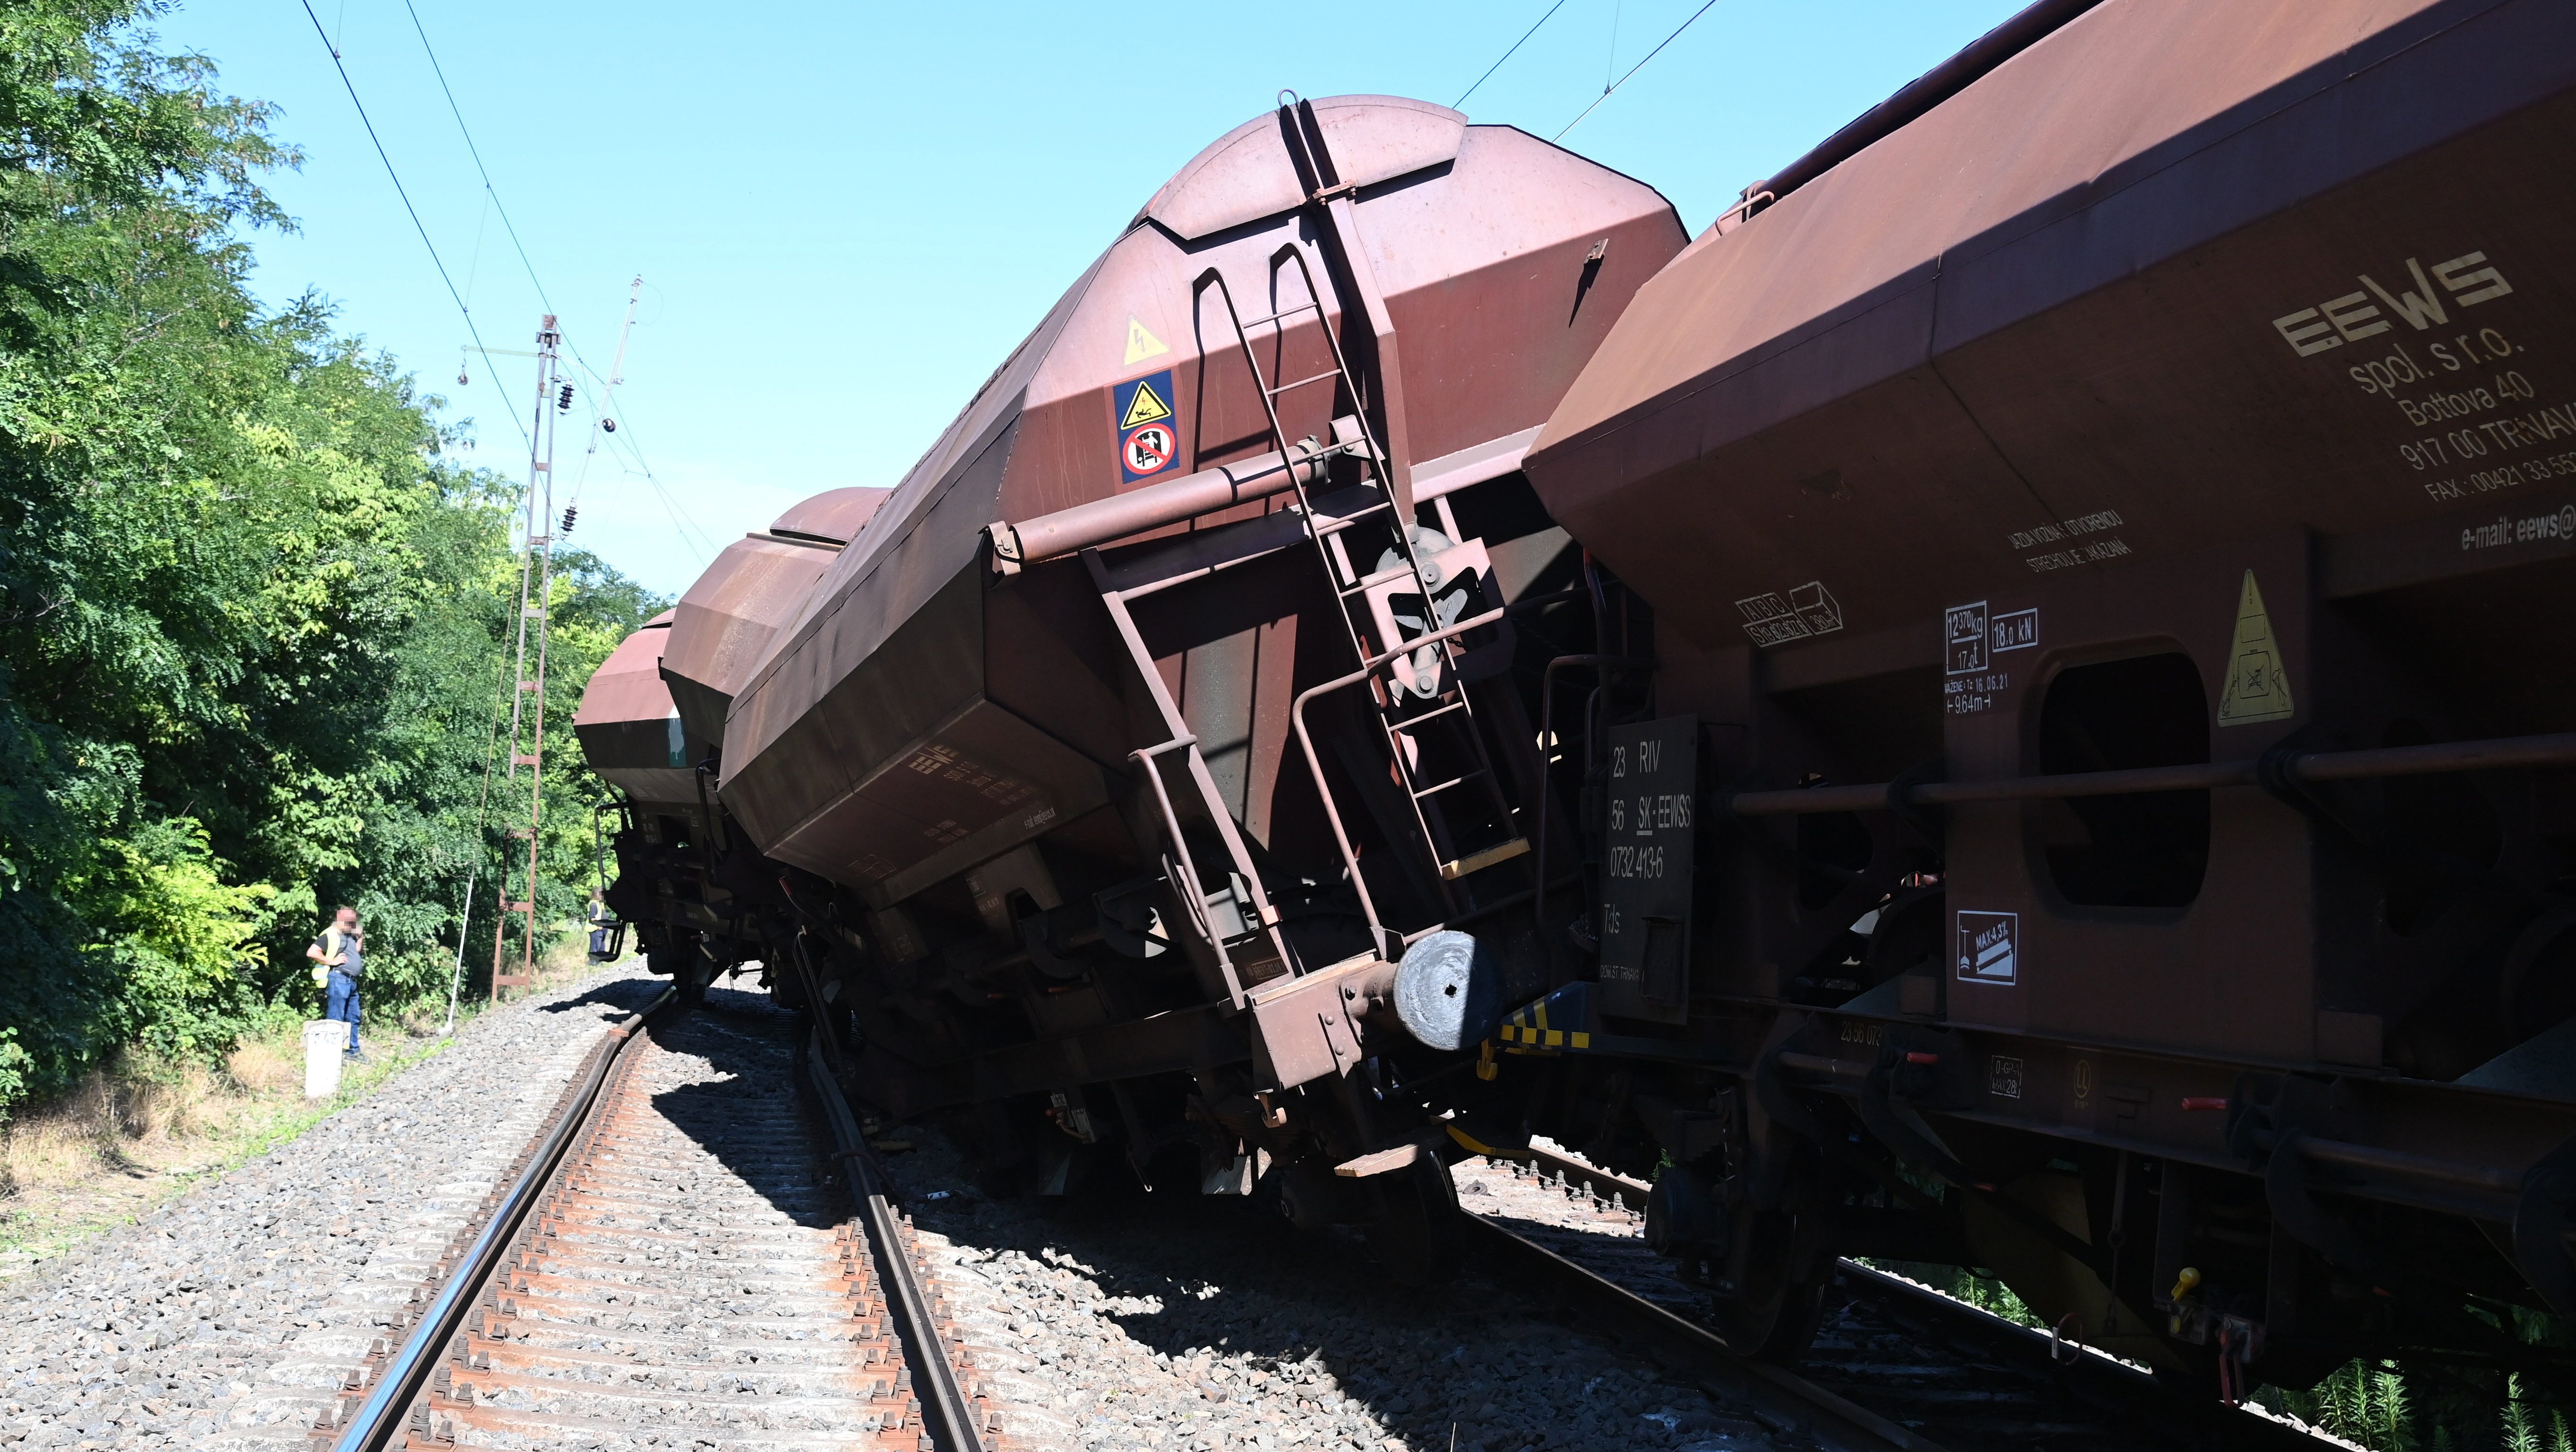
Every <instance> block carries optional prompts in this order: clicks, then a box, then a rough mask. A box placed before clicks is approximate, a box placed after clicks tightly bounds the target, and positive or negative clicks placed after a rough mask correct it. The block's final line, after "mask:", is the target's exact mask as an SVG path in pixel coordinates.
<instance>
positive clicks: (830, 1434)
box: [315, 992, 992, 1452]
mask: <svg viewBox="0 0 2576 1452" xmlns="http://www.w3.org/2000/svg"><path fill="white" fill-rule="evenodd" d="M712 997H713V998H714V999H715V1000H716V1002H717V1004H718V1005H719V1006H718V1007H716V1008H715V1009H713V1010H708V1011H698V1012H692V1013H688V1014H686V1015H668V1014H666V1012H665V1011H666V1010H667V1009H668V1008H669V1006H670V1003H671V999H670V997H669V995H665V997H664V998H663V999H662V1000H660V1001H658V1002H657V1003H656V1005H655V1006H654V1007H653V1008H651V1009H648V1010H647V1011H646V1012H645V1013H644V1014H640V1015H638V1016H637V1017H636V1018H634V1019H631V1020H628V1021H627V1022H626V1023H624V1024H621V1025H619V1026H618V1027H616V1028H613V1029H611V1030H609V1031H608V1033H607V1034H606V1035H605V1036H604V1037H603V1039H602V1042H601V1044H600V1045H599V1047H598V1048H597V1049H596V1050H594V1051H593V1054H592V1056H591V1060H590V1062H589V1063H588V1065H587V1066H586V1067H585V1071H584V1072H583V1073H582V1074H581V1075H578V1076H576V1078H575V1081H574V1085H573V1087H572V1088H571V1089H570V1090H568V1091H567V1092H566V1094H565V1096H564V1099H563V1101H562V1102H561V1103H560V1104H559V1105H558V1106H557V1108H556V1111H555V1113H554V1116H553V1118H552V1121H551V1122H550V1123H549V1125H548V1126H547V1127H546V1128H545V1129H544V1130H543V1131H541V1132H540V1133H539V1135H538V1136H537V1139H536V1141H535V1142H534V1143H533V1144H532V1145H531V1146H530V1148H529V1150H528V1152H527V1154H526V1155H525V1156H524V1157H523V1159H522V1162H521V1164H520V1166H519V1167H518V1168H517V1169H516V1170H515V1171H514V1173H513V1174H512V1175H511V1176H509V1177H507V1178H505V1180H504V1183H503V1187H502V1188H501V1189H499V1190H496V1191H495V1192H494V1194H493V1196H492V1197H491V1199H490V1200H489V1201H488V1202H487V1205H486V1211H487V1213H485V1214H484V1215H482V1216H480V1217H479V1218H478V1220H477V1222H476V1223H475V1224H474V1225H473V1226H472V1227H471V1228H470V1229H469V1230H468V1231H467V1232H466V1233H465V1234H464V1235H462V1236H460V1237H459V1240H458V1242H457V1243H456V1245H454V1246H453V1247H451V1251H450V1254H449V1256H448V1258H447V1259H446V1260H444V1261H442V1262H441V1265H440V1268H439V1270H438V1272H436V1273H434V1275H433V1279H432V1280H431V1281H429V1282H428V1283H426V1284H425V1285H424V1286H423V1287H421V1288H420V1290H418V1291H416V1292H415V1294H414V1297H413V1302H412V1310H413V1312H414V1313H415V1314H411V1315H409V1316H408V1317H407V1319H406V1321H405V1323H404V1324H402V1325H400V1326H399V1327H398V1328H397V1331H398V1335H399V1342H398V1343H397V1340H396V1337H395V1336H388V1337H386V1338H384V1340H382V1341H381V1342H379V1344H378V1347H377V1349H376V1352H375V1354H374V1355H372V1356H371V1357H370V1359H369V1361H368V1363H367V1365H366V1367H364V1368H363V1369H362V1370H361V1371H359V1372H358V1373H356V1374H354V1375H353V1376H352V1377H351V1378H350V1380H351V1386H350V1387H349V1390H348V1393H347V1395H345V1396H343V1397H342V1398H341V1400H340V1401H339V1402H338V1403H337V1404H336V1405H335V1406H334V1407H333V1408H332V1410H331V1411H329V1412H327V1413H326V1414H325V1415H324V1417H323V1421H322V1425H320V1426H319V1427H317V1428H316V1430H315V1439H316V1443H317V1446H329V1447H331V1448H333V1449H334V1452H379V1449H390V1448H430V1447H435V1448H441V1449H445V1448H454V1447H492V1448H512V1449H518V1448H533V1447H540V1446H558V1445H566V1444H572V1445H580V1446H584V1447H590V1448H623V1447H633V1448H644V1447H654V1448H669V1447H688V1448H692V1449H709V1452H773V1449H775V1452H824V1449H843V1448H851V1449H885V1452H895V1449H900V1452H989V1448H990V1447H991V1446H992V1441H991V1438H990V1434H989V1429H988V1427H987V1422H988V1420H989V1418H988V1416H987V1412H986V1408H985V1406H984V1405H983V1404H982V1403H981V1402H980V1401H978V1400H976V1399H974V1398H972V1397H970V1396H969V1395H968V1394H967V1389H966V1387H965V1385H964V1383H963V1381H962V1379H961V1378H960V1376H959V1375H958V1373H957V1371H956V1367H955V1358H954V1355H953V1346H952V1343H951V1339H950V1334H951V1333H950V1331H949V1328H948V1327H947V1326H946V1324H945V1318H944V1314H943V1308H942V1306H941V1305H940V1303H939V1301H938V1299H937V1297H936V1295H935V1293H934V1291H933V1290H932V1288H931V1286H930V1285H929V1283H928V1280H927V1277H926V1276H925V1274H924V1273H923V1271H922V1268H921V1266H920V1265H919V1263H918V1260H917V1257H916V1255H915V1253H914V1248H913V1246H912V1244H911V1241H910V1230H909V1227H908V1226H907V1225H906V1223H905V1222H904V1220H903V1219H902V1217H901V1216H900V1215H899V1214H897V1213H896V1211H895V1210H894V1208H893V1207H892V1205H891V1204H890V1202H889V1201H888V1199H887V1198H886V1195H885V1193H884V1190H883V1184H882V1181H881V1179H880V1178H879V1176H878V1172H877V1170H876V1168H875V1166H874V1165H873V1164H872V1162H871V1161H870V1159H869V1151H868V1149H867V1147H866V1145H865V1143H864V1142H863V1140H862V1139H861V1138H860V1136H859V1133H858V1128H857V1124H856V1122H855V1120H854V1119H853V1118H852V1116H851V1114H850V1111H849V1109H848V1106H847V1105H846V1104H844V1103H843V1102H842V1101H841V1098H840V1094H839V1091H838V1089H837V1088H835V1087H834V1086H832V1084H831V1082H830V1080H829V1078H828V1077H827V1076H825V1075H823V1074H822V1073H820V1072H819V1071H817V1070H814V1069H812V1067H811V1063H810V1060H809V1061H808V1062H807V1064H806V1065H804V1066H802V1067H804V1068H805V1070H806V1072H805V1073H804V1074H803V1075H802V1076H801V1078H802V1081H803V1083H804V1084H807V1085H810V1086H811V1087H812V1089H813V1091H814V1101H815V1102H818V1103H819V1105H820V1114H819V1116H818V1115H815V1114H813V1113H811V1112H809V1111H808V1110H806V1109H805V1108H804V1107H802V1106H800V1105H799V1103H798V1097H799V1089H800V1074H799V1069H800V1064H799V1055H798V1053H797V1045H796V1042H795V1038H794V1027H795V1020H794V1018H793V1017H792V1016H791V1015H789V1014H788V1013H786V1012H784V1011H782V1010H780V1009H777V1008H774V1007H771V1006H770V1005H769V1003H768V1001H767V999H766V998H765V997H761V996H755V995H751V994H737V993H723V992H719V993H717V994H714V995H712ZM648 1020H650V1021H651V1027H650V1031H649V1032H648V1031H646V1024H647V1021H648ZM817 1118H819V1119H820V1120H821V1126H822V1128H823V1129H825V1130H826V1131H828V1134H829V1137H830V1139H831V1140H832V1141H833V1148H832V1149H831V1150H830V1151H829V1152H825V1151H823V1150H822V1149H820V1148H819V1147H818V1144H817V1135H816V1132H815V1131H816V1125H815V1121H816V1119H817Z"/></svg>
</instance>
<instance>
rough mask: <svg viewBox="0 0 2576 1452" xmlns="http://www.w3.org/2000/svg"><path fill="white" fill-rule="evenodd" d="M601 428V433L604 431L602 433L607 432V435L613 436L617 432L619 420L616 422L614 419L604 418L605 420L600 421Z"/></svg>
mask: <svg viewBox="0 0 2576 1452" xmlns="http://www.w3.org/2000/svg"><path fill="white" fill-rule="evenodd" d="M599 427H600V429H601V431H602V432H605V433H612V434H613V433H615V432H617V420H615V419H613V418H604V419H601V420H600V421H599Z"/></svg>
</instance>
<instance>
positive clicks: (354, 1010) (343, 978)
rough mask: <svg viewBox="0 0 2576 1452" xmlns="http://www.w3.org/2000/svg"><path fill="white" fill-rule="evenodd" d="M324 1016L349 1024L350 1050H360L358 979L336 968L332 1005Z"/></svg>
mask: <svg viewBox="0 0 2576 1452" xmlns="http://www.w3.org/2000/svg"><path fill="white" fill-rule="evenodd" d="M322 1016H323V1017H324V1018H335V1019H338V1020H340V1021H341V1022H343V1023H345V1024H347V1025H348V1026H349V1052H350V1053H352V1054H355V1053H357V1052H358V980H357V979H355V978H352V977H350V976H349V975H348V974H346V973H342V972H339V971H337V970H334V971H333V972H332V974H331V984H330V1006H329V1007H328V1008H327V1009H325V1010H324V1011H323V1014H322Z"/></svg>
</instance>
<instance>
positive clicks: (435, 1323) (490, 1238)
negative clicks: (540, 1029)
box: [333, 986, 679, 1452]
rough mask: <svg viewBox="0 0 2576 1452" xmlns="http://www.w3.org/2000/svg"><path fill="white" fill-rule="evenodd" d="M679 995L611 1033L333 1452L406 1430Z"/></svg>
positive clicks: (363, 1450) (377, 1447)
mask: <svg viewBox="0 0 2576 1452" xmlns="http://www.w3.org/2000/svg"><path fill="white" fill-rule="evenodd" d="M678 993H679V989H678V988H677V987H676V986H672V987H666V988H664V989H663V990H662V991H661V993H660V994H659V995H657V996H656V997H655V998H654V1000H653V1001H652V1002H651V1003H649V1004H647V1005H645V1007H644V1008H643V1010H642V1011H641V1012H639V1013H637V1014H636V1015H635V1016H634V1017H632V1018H630V1019H628V1020H627V1021H626V1022H624V1023H622V1024H619V1025H618V1026H617V1027H615V1028H612V1029H610V1030H608V1032H607V1034H606V1035H605V1037H604V1042H603V1044H602V1047H603V1048H604V1049H605V1050H606V1052H604V1053H602V1054H600V1055H599V1057H598V1060H597V1062H596V1063H594V1064H593V1065H592V1066H591V1070H590V1073H589V1075H588V1076H587V1077H586V1078H584V1079H583V1081H582V1086H581V1088H580V1090H579V1091H578V1092H576V1093H575V1094H574V1096H573V1099H572V1103H571V1104H570V1105H568V1106H566V1108H565V1110H564V1114H563V1118H562V1119H560V1120H558V1121H557V1122H556V1124H555V1127H554V1129H553V1131H552V1132H550V1133H549V1134H547V1136H546V1138H545V1141H544V1143H542V1144H540V1145H539V1146H538V1147H537V1152H536V1153H535V1154H534V1155H532V1156H530V1157H529V1160H528V1168H527V1171H526V1173H524V1174H522V1175H520V1176H519V1182H518V1183H517V1184H515V1185H512V1186H511V1187H510V1193H509V1194H507V1195H505V1196H503V1197H502V1199H501V1204H500V1207H499V1208H498V1209H496V1210H494V1211H493V1212H492V1218H491V1219H489V1220H487V1221H485V1222H484V1224H483V1233H482V1234H480V1235H478V1236H476V1237H474V1244H473V1245H472V1246H470V1247H468V1248H467V1250H466V1252H465V1256H464V1259H463V1260H462V1261H460V1262H459V1263H458V1264H457V1266H456V1268H455V1269H454V1270H452V1271H450V1272H449V1273H448V1274H447V1278H446V1280H445V1281H444V1282H443V1283H442V1284H441V1285H440V1286H439V1288H438V1294H437V1295H436V1296H434V1297H432V1298H431V1300H430V1303H429V1309H427V1310H426V1311H423V1312H422V1313H421V1317H420V1321H419V1323H418V1324H417V1325H415V1326H414V1327H413V1328H412V1333H411V1335H410V1336H409V1337H407V1338H405V1340H404V1341H403V1344H402V1349H401V1350H399V1351H396V1352H395V1353H394V1354H393V1355H392V1356H390V1357H388V1358H387V1359H386V1361H385V1368H384V1372H383V1374H382V1375H380V1376H379V1377H377V1378H376V1383H375V1390H373V1391H371V1392H369V1393H368V1394H367V1399H366V1401H364V1402H362V1403H360V1404H359V1407H358V1411H357V1414H356V1415H355V1416H354V1417H352V1418H351V1420H350V1423H349V1428H348V1430H347V1431H345V1432H342V1433H341V1434H340V1440H339V1441H338V1442H336V1443H334V1444H333V1452H381V1449H383V1448H384V1447H386V1446H387V1445H388V1444H389V1443H390V1442H391V1441H392V1440H393V1438H394V1437H395V1436H396V1435H397V1434H399V1433H400V1432H402V1431H403V1430H404V1422H405V1414H406V1413H408V1412H409V1410H410V1408H411V1404H412V1399H413V1398H414V1397H416V1396H418V1395H419V1394H420V1389H421V1387H422V1386H423V1385H425V1384H426V1383H427V1382H428V1381H429V1377H430V1373H431V1371H432V1370H434V1369H435V1368H436V1366H437V1364H438V1359H439V1357H441V1356H443V1355H445V1354H446V1352H447V1344H448V1342H449V1341H450V1340H451V1339H453V1338H454V1337H455V1335H456V1331H457V1328H458V1327H459V1326H461V1325H463V1324H464V1321H465V1315H466V1312H467V1311H469V1310H471V1309H472V1297H473V1295H474V1293H475V1292H476V1291H477V1290H479V1289H480V1288H481V1287H482V1285H483V1283H484V1281H486V1280H488V1279H489V1278H490V1277H491V1274H492V1270H493V1268H494V1267H495V1266H497V1265H498V1264H499V1263H500V1261H501V1257H502V1255H503V1254H504V1253H505V1252H506V1251H507V1250H508V1249H509V1245H510V1239H511V1237H512V1236H514V1235H516V1234H518V1231H519V1223H520V1222H521V1221H522V1220H525V1219H526V1218H527V1214H528V1211H529V1209H530V1208H531V1207H532V1206H534V1205H535V1204H536V1202H537V1199H538V1197H539V1196H540V1195H541V1194H542V1193H543V1192H544V1190H545V1188H546V1186H547V1184H548V1183H549V1182H551V1181H552V1180H553V1179H554V1173H555V1169H556V1167H557V1166H558V1165H560V1164H561V1163H562V1162H563V1157H564V1151H565V1150H567V1149H569V1148H570V1147H571V1146H572V1142H573V1140H574V1138H575V1137H577V1136H578V1135H579V1134H580V1132H581V1130H582V1128H583V1127H584V1125H585V1124H586V1123H587V1121H588V1120H589V1118H590V1110H591V1106H592V1105H594V1104H596V1103H597V1102H598V1101H599V1090H600V1086H601V1085H603V1084H605V1083H607V1082H608V1071H609V1069H610V1068H611V1067H612V1066H613V1065H615V1064H616V1062H617V1059H618V1056H619V1055H620V1054H621V1053H623V1052H624V1051H625V1048H626V1045H627V1044H628V1043H630V1042H632V1040H633V1038H634V1034H635V1031H636V1030H637V1029H638V1028H640V1027H642V1026H643V1023H644V1020H646V1019H647V1018H650V1017H651V1016H653V1015H654V1014H655V1013H658V1012H660V1011H661V1010H662V1008H663V1007H664V1006H665V1005H667V1004H669V1003H670V1002H671V1000H672V998H673V997H675V996H676V995H677V994H678Z"/></svg>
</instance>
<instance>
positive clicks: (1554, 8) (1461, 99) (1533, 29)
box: [1449, 0, 1565, 111]
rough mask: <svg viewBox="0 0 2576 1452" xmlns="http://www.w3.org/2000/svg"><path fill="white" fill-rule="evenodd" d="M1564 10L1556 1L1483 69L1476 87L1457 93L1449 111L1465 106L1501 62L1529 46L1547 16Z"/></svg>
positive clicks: (1500, 66)
mask: <svg viewBox="0 0 2576 1452" xmlns="http://www.w3.org/2000/svg"><path fill="white" fill-rule="evenodd" d="M1564 8H1565V0H1556V3H1555V4H1553V5H1550V6H1549V7H1547V14H1546V15H1542V16H1540V17H1539V18H1538V21H1537V23H1536V24H1533V25H1532V26H1530V28H1529V29H1527V30H1524V31H1522V32H1521V38H1520V39H1518V40H1516V41H1513V42H1512V48H1511V49H1510V50H1507V51H1504V52H1503V53H1502V55H1501V56H1500V57H1499V58H1497V59H1496V60H1495V61H1494V63H1493V64H1492V65H1489V66H1487V67H1485V73H1484V74H1483V75H1481V76H1478V77H1476V85H1474V86H1469V87H1468V88H1467V89H1465V90H1463V91H1460V92H1459V93H1458V99H1457V100H1455V101H1452V102H1450V103H1449V109H1450V110H1452V111H1455V110H1457V109H1458V108H1459V107H1461V106H1464V105H1466V104H1467V98H1468V97H1469V96H1472V95H1474V94H1476V88H1477V87H1478V86H1482V85H1483V84H1485V82H1487V81H1490V80H1492V79H1493V78H1494V72H1496V71H1498V70H1501V69H1502V68H1503V62H1504V61H1507V60H1510V59H1511V58H1512V57H1513V56H1514V55H1516V54H1518V53H1519V51H1520V48H1521V47H1522V46H1525V45H1527V44H1529V38H1530V37H1531V36H1533V35H1536V34H1538V28H1539V26H1541V25H1545V24H1547V22H1548V17H1549V16H1552V15H1554V14H1556V12H1558V11H1560V10H1562V9H1564Z"/></svg>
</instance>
